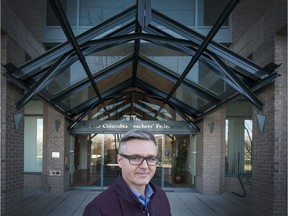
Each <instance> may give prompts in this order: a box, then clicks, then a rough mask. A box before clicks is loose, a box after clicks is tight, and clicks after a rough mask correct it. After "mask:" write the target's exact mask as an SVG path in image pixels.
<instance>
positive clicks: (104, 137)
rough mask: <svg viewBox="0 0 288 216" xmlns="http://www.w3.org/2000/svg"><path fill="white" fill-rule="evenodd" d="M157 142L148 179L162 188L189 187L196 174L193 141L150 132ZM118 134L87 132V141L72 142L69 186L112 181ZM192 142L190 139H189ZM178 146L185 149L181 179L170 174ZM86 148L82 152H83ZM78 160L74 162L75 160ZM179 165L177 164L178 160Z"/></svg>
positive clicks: (100, 185)
mask: <svg viewBox="0 0 288 216" xmlns="http://www.w3.org/2000/svg"><path fill="white" fill-rule="evenodd" d="M154 135H155V138H156V141H157V143H158V156H159V157H160V161H161V163H160V164H159V165H158V167H157V170H156V173H155V175H154V177H153V179H152V182H153V183H154V184H156V185H158V186H161V187H162V188H182V189H184V188H192V187H194V183H195V182H194V179H195V178H194V177H195V175H196V170H195V167H196V166H195V162H196V158H195V157H196V154H195V142H194V141H193V137H192V136H191V135H189V134H187V135H183V134H181V135H164V134H154ZM120 136H121V135H120V134H97V135H91V136H90V139H89V141H88V142H87V139H86V140H82V141H81V139H79V140H78V142H77V143H76V144H75V145H78V147H76V146H75V153H74V161H76V163H75V162H74V164H75V170H74V173H72V179H73V182H72V183H71V184H72V186H86V187H95V188H98V189H101V188H106V187H109V186H110V185H112V184H113V182H114V181H115V179H116V177H117V176H118V175H119V174H120V172H121V169H120V168H119V166H118V164H117V152H118V146H119V140H120ZM193 142H194V143H193ZM180 146H181V147H182V148H183V147H184V148H185V149H186V151H187V154H186V156H185V157H186V159H185V160H184V161H180V162H182V163H183V164H182V165H183V173H181V175H182V180H180V181H178V180H176V179H175V178H174V174H175V171H176V170H178V168H179V167H177V163H176V161H177V156H178V155H179V151H180V150H179V149H181V148H180ZM85 151H86V154H85ZM77 161H78V164H77ZM178 165H179V164H178Z"/></svg>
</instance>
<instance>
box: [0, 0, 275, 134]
mask: <svg viewBox="0 0 288 216" xmlns="http://www.w3.org/2000/svg"><path fill="white" fill-rule="evenodd" d="M129 2H130V3H129V6H130V7H129V8H127V7H126V6H125V7H124V6H123V5H120V6H119V7H116V6H115V8H114V9H113V10H115V15H114V16H112V17H110V16H106V19H105V20H104V21H102V22H101V21H99V20H96V18H97V17H96V16H95V17H94V18H95V20H94V19H93V20H92V21H93V23H94V22H95V23H97V24H95V25H94V24H93V25H94V26H93V25H92V24H91V25H92V27H91V29H90V30H88V31H86V32H84V33H82V34H79V35H77V36H75V35H74V33H73V31H72V25H70V24H69V21H68V19H67V17H66V14H65V12H64V10H63V8H62V5H61V4H60V3H59V1H54V0H49V3H50V6H51V8H52V9H53V11H54V13H55V15H56V17H57V19H58V21H59V23H60V25H61V28H62V29H63V32H64V33H65V35H66V37H67V41H66V42H64V43H61V44H59V45H57V46H56V47H54V48H52V49H50V50H48V51H47V52H46V53H44V54H43V55H41V56H39V57H37V58H35V59H32V60H30V61H28V62H26V63H25V64H24V65H22V66H21V67H19V68H17V67H16V66H14V65H13V64H11V63H9V64H7V65H5V67H6V69H7V73H6V74H5V75H6V76H7V77H8V78H9V79H10V80H11V81H12V82H14V83H15V84H17V85H18V86H20V87H21V88H23V89H24V90H25V92H26V93H25V95H24V96H23V97H22V98H21V99H20V100H19V101H18V103H17V108H21V107H23V106H24V105H25V104H26V103H27V102H28V101H29V100H31V99H33V98H35V97H37V98H41V99H43V100H44V101H46V102H48V103H50V104H51V105H52V106H53V107H54V108H55V109H56V110H58V111H60V112H61V113H63V114H64V115H65V116H66V117H67V119H69V120H70V121H71V125H75V124H74V123H75V122H79V121H80V120H82V119H83V118H84V117H85V118H86V119H95V120H123V119H127V116H130V117H131V118H132V117H135V118H136V119H138V120H139V119H140V120H161V121H163V120H179V119H182V120H185V121H187V123H188V124H189V125H190V126H191V127H192V128H194V129H196V130H198V128H197V126H196V124H195V121H198V120H199V119H201V118H203V117H204V116H205V115H207V114H208V113H210V112H211V111H213V110H215V109H217V108H218V107H219V106H221V105H223V104H225V103H227V102H230V101H232V100H236V99H237V98H240V97H243V98H245V99H246V100H248V101H250V102H251V103H252V104H253V105H254V106H255V107H256V108H258V109H262V106H263V104H262V103H261V101H260V100H259V99H258V98H257V97H256V96H255V95H254V93H253V92H255V91H257V90H259V89H261V88H262V87H263V86H265V85H267V84H269V83H271V82H272V81H273V80H274V79H275V78H276V77H277V76H278V75H277V73H275V72H274V70H275V68H276V67H277V65H274V64H273V63H271V64H270V65H269V67H265V68H262V67H259V66H258V65H256V64H254V63H253V62H252V61H250V60H248V59H246V58H243V57H241V56H239V55H237V54H235V53H233V52H232V51H231V50H229V49H228V48H226V47H224V46H223V45H221V44H218V43H216V42H215V41H213V37H214V36H215V35H216V34H217V32H218V31H219V29H220V28H221V26H227V20H228V17H229V14H230V13H231V12H232V11H233V9H234V7H235V6H236V4H237V1H231V2H230V3H227V5H226V6H225V7H223V8H222V13H220V14H219V15H217V16H219V17H218V19H217V21H215V23H214V25H213V26H212V28H211V29H210V31H209V33H208V34H207V35H205V36H204V35H200V34H199V33H197V32H195V31H194V30H193V29H192V28H191V26H194V25H195V22H194V20H193V16H191V19H189V18H188V17H187V16H186V15H185V14H189V11H188V10H189V8H191V10H192V11H193V14H194V4H192V2H193V1H191V4H190V5H187V10H186V11H185V14H181V13H180V12H179V11H177V10H176V11H175V12H173V13H170V12H169V11H167V10H165V8H163V7H160V6H159V4H158V3H157V4H156V3H153V4H152V5H151V2H150V1H149V0H139V1H137V3H133V4H131V2H134V1H129ZM185 2H186V1H185ZM84 3H85V1H84V2H83V4H84ZM119 4H121V1H119ZM134 4H135V5H134ZM176 6H177V5H175V7H176ZM95 7H96V6H95ZM123 7H124V8H125V9H123ZM160 8H162V9H160ZM122 9H123V10H122ZM121 11H122V12H121ZM92 12H93V11H91V14H92ZM110 12H111V11H110ZM93 13H94V12H93ZM191 13H192V12H191ZM80 15H81V16H83V17H85V16H84V15H85V14H83V13H82V12H81V14H80ZM104 15H105V14H104ZM168 16H170V17H168ZM82 21H83V22H84V21H85V22H86V23H87V22H88V21H89V20H85V19H82ZM204 21H205V20H204ZM204 21H203V22H204ZM205 22H209V23H210V22H211V20H210V21H209V20H208V19H207V20H206V21H205ZM72 127H73V126H72ZM72 127H71V128H70V129H72Z"/></svg>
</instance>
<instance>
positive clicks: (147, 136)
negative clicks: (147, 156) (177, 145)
mask: <svg viewBox="0 0 288 216" xmlns="http://www.w3.org/2000/svg"><path fill="white" fill-rule="evenodd" d="M131 139H139V140H148V141H152V142H154V144H155V146H156V149H157V151H158V145H157V143H156V140H155V137H154V136H153V134H151V133H150V132H149V131H146V130H139V129H132V130H129V131H128V132H126V133H125V134H123V136H122V137H121V139H120V142H119V148H118V153H119V154H122V153H123V152H124V150H125V147H126V145H125V143H126V142H127V141H128V140H131Z"/></svg>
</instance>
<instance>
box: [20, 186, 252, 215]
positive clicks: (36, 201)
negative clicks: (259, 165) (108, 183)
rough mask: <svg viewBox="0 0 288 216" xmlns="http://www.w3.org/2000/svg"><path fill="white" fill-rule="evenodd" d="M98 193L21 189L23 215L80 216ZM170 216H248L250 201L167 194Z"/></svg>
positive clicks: (229, 194)
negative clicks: (22, 192) (22, 190)
mask: <svg viewBox="0 0 288 216" xmlns="http://www.w3.org/2000/svg"><path fill="white" fill-rule="evenodd" d="M99 193H101V191H84V190H83V191H79V190H77V191H76V190H74V191H67V192H65V193H56V192H43V191H38V190H31V189H25V190H24V213H23V215H24V216H42V215H43V216H44V215H49V216H81V215H82V212H83V210H84V208H85V206H86V205H87V203H89V202H90V201H91V200H92V199H93V198H94V197H95V196H96V195H98V194H99ZM167 196H168V199H169V201H170V205H171V211H172V215H173V216H194V215H195V216H202V215H203V216H219V215H220V216H231V215H233V216H243V215H245V216H249V215H251V206H250V198H249V197H245V198H240V197H238V196H236V195H233V194H232V193H224V194H222V195H219V196H217V195H215V196H207V195H201V194H199V193H197V192H167Z"/></svg>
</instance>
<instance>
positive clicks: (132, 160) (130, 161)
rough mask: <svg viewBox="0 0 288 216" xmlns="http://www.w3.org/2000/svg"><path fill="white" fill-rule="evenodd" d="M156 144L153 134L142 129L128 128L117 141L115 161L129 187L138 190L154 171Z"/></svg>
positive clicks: (156, 160) (146, 182)
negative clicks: (117, 147) (118, 141)
mask: <svg viewBox="0 0 288 216" xmlns="http://www.w3.org/2000/svg"><path fill="white" fill-rule="evenodd" d="M157 153H158V146H157V143H156V141H155V138H154V136H153V135H152V134H151V133H150V132H148V131H143V130H130V131H128V132H127V133H125V134H124V135H123V136H122V138H121V140H120V143H119V149H118V156H117V161H118V164H119V167H120V168H121V169H122V176H123V179H124V180H125V182H126V183H127V184H128V185H129V187H131V188H133V189H135V190H140V188H143V187H145V186H146V184H148V183H149V181H150V180H151V178H152V177H153V176H154V174H155V171H156V165H157V164H158V159H157Z"/></svg>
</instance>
